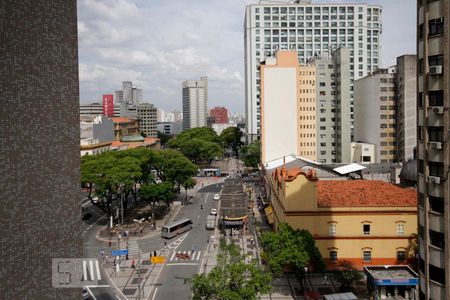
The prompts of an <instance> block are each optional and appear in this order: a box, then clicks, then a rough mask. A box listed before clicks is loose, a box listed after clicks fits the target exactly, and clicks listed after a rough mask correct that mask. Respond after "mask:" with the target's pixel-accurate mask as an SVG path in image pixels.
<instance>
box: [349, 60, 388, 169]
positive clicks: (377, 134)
mask: <svg viewBox="0 0 450 300" xmlns="http://www.w3.org/2000/svg"><path fill="white" fill-rule="evenodd" d="M395 73H396V68H395V67H392V68H389V69H379V70H377V71H375V72H373V73H372V74H370V75H369V76H366V77H364V78H361V79H359V80H356V81H355V91H354V93H355V94H354V95H355V104H354V120H355V121H354V133H355V136H354V140H355V142H363V143H370V144H374V145H375V147H376V149H375V150H376V153H375V154H376V157H375V162H376V163H393V162H395V161H396V138H395V136H396V109H395Z"/></svg>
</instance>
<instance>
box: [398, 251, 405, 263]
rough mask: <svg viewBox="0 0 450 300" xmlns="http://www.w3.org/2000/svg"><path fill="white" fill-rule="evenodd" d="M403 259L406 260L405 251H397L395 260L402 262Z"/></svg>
mask: <svg viewBox="0 0 450 300" xmlns="http://www.w3.org/2000/svg"><path fill="white" fill-rule="evenodd" d="M404 261H406V251H405V250H399V251H397V262H404Z"/></svg>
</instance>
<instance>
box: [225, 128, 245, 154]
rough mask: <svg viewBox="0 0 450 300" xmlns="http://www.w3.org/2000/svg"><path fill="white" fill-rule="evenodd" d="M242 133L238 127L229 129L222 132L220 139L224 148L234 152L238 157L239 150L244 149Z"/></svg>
mask: <svg viewBox="0 0 450 300" xmlns="http://www.w3.org/2000/svg"><path fill="white" fill-rule="evenodd" d="M242 135H243V134H242V131H241V130H240V129H239V128H237V127H228V128H226V129H224V130H223V131H222V133H221V134H220V138H221V139H222V143H223V145H224V147H228V148H230V149H231V150H233V152H234V154H235V155H236V156H238V155H239V149H240V148H241V147H242V145H243V143H242V141H241V139H242Z"/></svg>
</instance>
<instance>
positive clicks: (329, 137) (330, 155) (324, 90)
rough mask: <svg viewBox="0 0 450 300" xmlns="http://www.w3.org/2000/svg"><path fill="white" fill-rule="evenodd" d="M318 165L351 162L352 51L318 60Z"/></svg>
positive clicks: (325, 56) (345, 50)
mask: <svg viewBox="0 0 450 300" xmlns="http://www.w3.org/2000/svg"><path fill="white" fill-rule="evenodd" d="M314 63H315V65H316V70H317V72H316V82H317V86H316V91H317V92H316V98H317V100H316V103H317V112H316V115H317V118H316V129H317V133H316V134H317V150H316V151H317V161H318V162H320V163H335V162H338V163H340V162H344V163H348V162H350V153H351V148H350V143H351V119H350V114H351V111H350V101H349V99H350V93H351V92H350V82H351V79H350V50H349V49H347V48H339V49H337V50H336V51H332V52H331V53H330V54H329V55H327V54H324V55H323V56H322V57H320V58H318V59H315V60H314Z"/></svg>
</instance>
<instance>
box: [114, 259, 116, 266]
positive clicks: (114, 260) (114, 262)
mask: <svg viewBox="0 0 450 300" xmlns="http://www.w3.org/2000/svg"><path fill="white" fill-rule="evenodd" d="M113 265H114V267H115V266H116V259H115V258H114V260H113Z"/></svg>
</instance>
